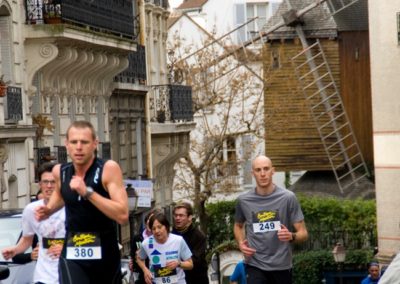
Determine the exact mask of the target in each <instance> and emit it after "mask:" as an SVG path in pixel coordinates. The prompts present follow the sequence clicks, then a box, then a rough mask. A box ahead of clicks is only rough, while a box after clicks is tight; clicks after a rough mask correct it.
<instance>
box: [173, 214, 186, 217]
mask: <svg viewBox="0 0 400 284" xmlns="http://www.w3.org/2000/svg"><path fill="white" fill-rule="evenodd" d="M186 216H187V214H174V217H175V218H183V217H186Z"/></svg>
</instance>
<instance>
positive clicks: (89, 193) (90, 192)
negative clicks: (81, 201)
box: [83, 186, 94, 200]
mask: <svg viewBox="0 0 400 284" xmlns="http://www.w3.org/2000/svg"><path fill="white" fill-rule="evenodd" d="M93 193H94V190H93V188H92V187H91V186H87V187H86V193H85V196H83V198H85V199H86V200H88V199H89V198H90V196H92V194H93Z"/></svg>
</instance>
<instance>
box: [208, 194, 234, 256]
mask: <svg viewBox="0 0 400 284" xmlns="http://www.w3.org/2000/svg"><path fill="white" fill-rule="evenodd" d="M235 205H236V201H235V200H234V201H221V202H218V203H211V204H208V205H207V207H206V211H207V215H208V216H209V223H208V234H207V235H208V245H209V248H210V250H212V249H214V248H216V247H217V246H218V245H220V244H223V243H225V242H227V241H230V240H234V236H233V224H234V220H235V218H234V216H235Z"/></svg>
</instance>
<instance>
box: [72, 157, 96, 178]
mask: <svg viewBox="0 0 400 284" xmlns="http://www.w3.org/2000/svg"><path fill="white" fill-rule="evenodd" d="M93 161H94V157H93V158H92V159H91V160H90V162H89V163H87V164H83V165H77V164H74V168H75V175H76V176H80V177H85V174H86V172H87V170H88V169H89V168H90V166H91V165H92V164H93Z"/></svg>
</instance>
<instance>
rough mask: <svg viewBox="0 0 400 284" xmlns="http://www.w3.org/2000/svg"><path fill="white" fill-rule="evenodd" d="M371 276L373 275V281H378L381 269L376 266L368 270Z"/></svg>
mask: <svg viewBox="0 0 400 284" xmlns="http://www.w3.org/2000/svg"><path fill="white" fill-rule="evenodd" d="M368 272H369V275H371V278H372V279H378V277H379V267H378V266H376V265H373V266H371V267H370V268H369V269H368Z"/></svg>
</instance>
